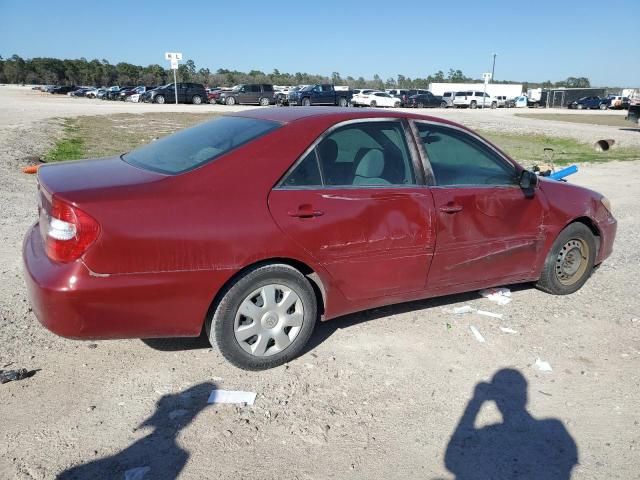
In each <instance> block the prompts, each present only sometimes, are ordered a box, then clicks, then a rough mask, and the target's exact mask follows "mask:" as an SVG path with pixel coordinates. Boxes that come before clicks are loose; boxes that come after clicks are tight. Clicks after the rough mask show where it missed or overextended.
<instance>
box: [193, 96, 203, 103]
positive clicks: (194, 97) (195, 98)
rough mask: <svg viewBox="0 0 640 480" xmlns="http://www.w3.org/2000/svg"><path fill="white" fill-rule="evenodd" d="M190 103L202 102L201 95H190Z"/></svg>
mask: <svg viewBox="0 0 640 480" xmlns="http://www.w3.org/2000/svg"><path fill="white" fill-rule="evenodd" d="M191 103H193V104H194V105H200V104H201V103H202V97H201V96H200V95H194V96H193V97H191Z"/></svg>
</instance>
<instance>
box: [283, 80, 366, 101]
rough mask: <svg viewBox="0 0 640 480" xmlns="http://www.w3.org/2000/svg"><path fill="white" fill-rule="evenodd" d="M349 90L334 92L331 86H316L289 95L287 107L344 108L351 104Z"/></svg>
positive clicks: (351, 93)
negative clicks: (316, 106)
mask: <svg viewBox="0 0 640 480" xmlns="http://www.w3.org/2000/svg"><path fill="white" fill-rule="evenodd" d="M352 96H353V92H352V91H351V90H336V89H335V88H334V86H333V85H328V84H324V83H323V84H316V85H307V86H306V87H304V88H302V89H300V90H298V91H296V92H290V93H289V105H303V106H305V107H308V106H309V105H338V106H340V107H346V106H348V105H349V103H350V102H351V97H352Z"/></svg>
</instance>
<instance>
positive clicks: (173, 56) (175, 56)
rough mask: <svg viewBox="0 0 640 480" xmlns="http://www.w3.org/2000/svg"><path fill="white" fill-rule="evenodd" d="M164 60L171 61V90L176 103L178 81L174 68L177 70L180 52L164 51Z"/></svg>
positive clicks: (180, 56) (180, 57)
mask: <svg viewBox="0 0 640 480" xmlns="http://www.w3.org/2000/svg"><path fill="white" fill-rule="evenodd" d="M164 58H165V60H169V61H170V62H171V70H173V91H174V93H175V96H176V105H177V104H178V81H177V80H176V70H178V62H179V61H180V60H182V53H178V52H165V54H164Z"/></svg>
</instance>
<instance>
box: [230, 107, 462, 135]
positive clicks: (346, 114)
mask: <svg viewBox="0 0 640 480" xmlns="http://www.w3.org/2000/svg"><path fill="white" fill-rule="evenodd" d="M228 115H230V116H233V117H247V118H255V119H260V120H271V121H274V122H279V123H291V122H296V121H300V120H312V119H314V120H320V121H326V122H327V123H331V122H333V123H336V122H344V121H347V120H357V119H364V118H380V117H387V118H414V119H417V120H428V121H431V122H439V123H443V124H447V125H453V126H456V127H461V128H464V129H465V130H468V129H467V128H466V127H464V126H462V125H460V124H458V123H455V122H451V121H449V120H445V119H443V118H439V117H433V116H430V115H419V114H417V113H411V112H405V111H401V112H398V111H389V110H380V109H375V108H367V109H355V108H344V107H291V108H256V109H251V110H244V111H241V112H234V113H230V114H228Z"/></svg>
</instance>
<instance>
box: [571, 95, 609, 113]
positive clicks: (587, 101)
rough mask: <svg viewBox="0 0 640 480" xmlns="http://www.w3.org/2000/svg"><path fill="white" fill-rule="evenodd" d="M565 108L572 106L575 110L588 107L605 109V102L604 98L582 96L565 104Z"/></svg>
mask: <svg viewBox="0 0 640 480" xmlns="http://www.w3.org/2000/svg"><path fill="white" fill-rule="evenodd" d="M567 108H572V109H577V110H583V109H587V108H588V109H596V108H599V109H600V110H606V109H607V102H606V100H605V99H603V98H600V97H598V96H591V97H582V98H579V99H578V100H575V101H573V102H571V103H569V104H568V105H567Z"/></svg>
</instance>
